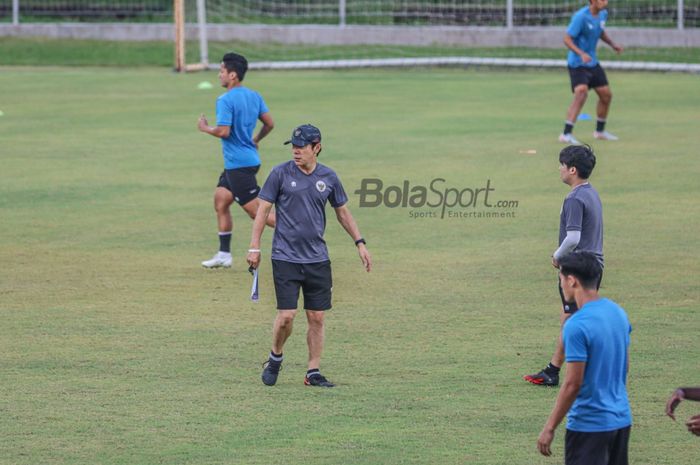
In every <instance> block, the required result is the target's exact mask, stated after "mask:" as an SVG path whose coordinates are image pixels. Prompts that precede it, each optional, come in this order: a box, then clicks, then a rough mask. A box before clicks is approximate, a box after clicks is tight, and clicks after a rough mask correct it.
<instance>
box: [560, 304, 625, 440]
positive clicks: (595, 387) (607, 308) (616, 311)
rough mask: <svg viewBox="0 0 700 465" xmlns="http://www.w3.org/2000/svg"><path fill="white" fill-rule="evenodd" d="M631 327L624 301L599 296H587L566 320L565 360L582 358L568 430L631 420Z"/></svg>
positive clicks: (584, 430)
mask: <svg viewBox="0 0 700 465" xmlns="http://www.w3.org/2000/svg"><path fill="white" fill-rule="evenodd" d="M631 331H632V326H631V325H630V322H629V320H628V319H627V314H626V313H625V311H624V310H623V309H622V307H620V306H619V305H617V304H616V303H615V302H613V301H612V300H609V299H603V298H601V299H598V300H595V301H593V302H588V303H587V304H585V305H584V306H583V307H581V308H580V309H579V310H578V311H577V312H576V313H574V314H573V315H572V316H571V317H570V318H569V319H568V320H567V322H566V323H565V324H564V329H563V332H562V336H563V340H564V351H565V353H566V362H567V363H571V362H585V363H586V369H585V372H584V376H583V384H582V386H581V390H580V391H579V393H578V396H577V397H576V400H575V401H574V403H573V405H572V406H571V409H570V410H569V413H568V415H567V425H566V428H567V429H568V430H571V431H578V432H582V433H597V432H603V431H613V430H616V429H620V428H626V427H628V426H630V425H631V424H632V413H631V410H630V404H629V399H628V398H627V385H626V384H627V362H628V360H627V349H628V347H629V344H630V332H631Z"/></svg>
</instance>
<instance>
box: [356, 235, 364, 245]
mask: <svg viewBox="0 0 700 465" xmlns="http://www.w3.org/2000/svg"><path fill="white" fill-rule="evenodd" d="M360 244H364V245H367V241H366V240H365V238H364V237H361V238H359V239H358V240H356V241H355V246H358V245H360Z"/></svg>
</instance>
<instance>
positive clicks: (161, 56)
mask: <svg viewBox="0 0 700 465" xmlns="http://www.w3.org/2000/svg"><path fill="white" fill-rule="evenodd" d="M0 49H2V53H0V65H30V66H34V65H42V66H168V67H172V66H173V60H174V58H173V45H172V43H170V42H111V41H95V40H65V39H64V40H54V39H45V38H10V37H0ZM187 50H188V51H189V52H190V56H189V57H188V58H189V60H188V62H190V63H194V62H196V61H197V60H198V58H197V57H196V56H195V54H196V53H197V51H198V50H199V49H198V45H197V44H196V43H194V42H192V43H189V44H188V46H187ZM231 50H236V51H239V52H242V53H244V54H245V55H246V57H248V59H249V60H250V61H251V62H255V61H269V60H273V61H274V60H280V61H285V60H286V61H289V60H318V59H328V60H331V59H341V58H395V57H430V56H474V57H505V58H546V59H561V60H564V59H565V57H566V52H565V51H564V50H563V47H562V48H561V49H531V48H524V47H507V48H464V47H438V46H432V47H404V46H385V45H374V46H299V45H283V44H275V43H272V44H270V43H268V44H252V43H247V42H227V43H221V42H211V43H210V44H209V56H210V57H211V59H212V60H213V61H216V60H218V59H219V58H220V56H223V54H224V53H226V52H228V51H231ZM599 53H600V57H601V59H603V60H627V61H662V62H679V63H698V62H700V49H698V48H690V47H687V48H681V47H679V48H631V49H627V50H625V52H624V53H623V54H621V55H616V54H615V53H614V52H612V51H611V50H609V49H608V48H606V47H601V48H600V52H599Z"/></svg>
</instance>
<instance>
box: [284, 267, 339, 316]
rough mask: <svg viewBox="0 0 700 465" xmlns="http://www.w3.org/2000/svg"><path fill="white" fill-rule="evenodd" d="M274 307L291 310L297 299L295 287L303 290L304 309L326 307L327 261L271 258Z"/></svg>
mask: <svg viewBox="0 0 700 465" xmlns="http://www.w3.org/2000/svg"><path fill="white" fill-rule="evenodd" d="M272 277H273V278H274V281H275V294H276V296H277V309H278V310H294V309H296V308H297V301H298V300H299V288H301V290H302V292H303V293H304V309H306V310H330V308H331V289H332V287H333V277H332V276H331V262H330V260H327V261H325V262H318V263H291V262H285V261H282V260H272Z"/></svg>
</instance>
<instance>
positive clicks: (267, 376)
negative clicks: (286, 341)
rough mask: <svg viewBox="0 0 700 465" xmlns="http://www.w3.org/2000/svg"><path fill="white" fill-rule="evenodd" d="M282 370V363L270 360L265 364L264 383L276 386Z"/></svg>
mask: <svg viewBox="0 0 700 465" xmlns="http://www.w3.org/2000/svg"><path fill="white" fill-rule="evenodd" d="M281 369H282V361H279V362H278V361H276V360H272V359H268V360H267V362H265V363H263V372H262V382H263V384H266V385H267V386H274V385H275V383H276V382H277V375H279V373H280V370H281Z"/></svg>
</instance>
